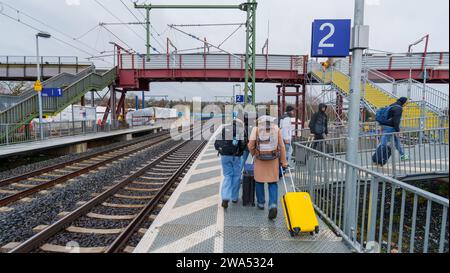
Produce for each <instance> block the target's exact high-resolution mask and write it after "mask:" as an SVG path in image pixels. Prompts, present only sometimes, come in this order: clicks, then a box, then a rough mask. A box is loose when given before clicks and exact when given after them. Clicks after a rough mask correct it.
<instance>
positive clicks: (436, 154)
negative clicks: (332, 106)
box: [296, 128, 449, 179]
mask: <svg viewBox="0 0 450 273" xmlns="http://www.w3.org/2000/svg"><path fill="white" fill-rule="evenodd" d="M305 136H306V135H305ZM382 138H386V139H387V145H388V146H389V148H390V149H391V151H392V156H391V157H390V159H389V160H388V162H387V164H386V165H384V166H381V165H377V164H374V163H373V160H372V156H373V155H374V154H375V151H376V149H377V147H378V146H379V145H380V143H381V141H382ZM303 139H304V137H303ZM394 139H397V140H398V143H399V144H400V146H401V148H402V150H403V152H404V154H405V155H407V156H408V157H409V159H408V160H404V158H403V159H402V158H401V156H400V154H399V152H398V151H397V149H396V141H393V140H394ZM348 143H350V144H352V143H351V142H349V140H348V138H347V137H346V136H340V137H337V138H329V139H325V140H322V141H311V140H310V141H304V142H300V145H304V146H308V147H312V148H315V149H318V150H320V151H321V152H322V153H325V154H327V155H329V156H332V157H335V158H338V159H342V160H345V159H346V153H345V152H346V150H347V145H348ZM352 145H353V144H352ZM386 149H388V148H387V147H386ZM299 152H300V153H301V151H299ZM296 153H297V151H296ZM303 157H304V156H303ZM358 166H361V167H363V168H365V169H367V170H372V171H375V172H377V173H380V174H383V175H387V176H392V177H395V178H402V179H403V178H406V177H409V176H413V175H414V176H421V175H428V176H429V175H430V174H434V175H437V176H438V175H442V174H448V172H449V129H448V128H441V129H429V130H423V131H421V130H414V131H406V132H400V133H389V134H383V133H382V132H379V131H374V132H366V133H361V134H360V136H359V147H358Z"/></svg>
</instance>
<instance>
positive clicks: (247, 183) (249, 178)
mask: <svg viewBox="0 0 450 273" xmlns="http://www.w3.org/2000/svg"><path fill="white" fill-rule="evenodd" d="M250 157H251V156H250ZM249 162H250V163H249ZM242 204H243V206H253V207H254V206H255V178H254V168H253V158H252V159H251V161H249V160H247V161H246V162H245V164H244V174H243V181H242Z"/></svg>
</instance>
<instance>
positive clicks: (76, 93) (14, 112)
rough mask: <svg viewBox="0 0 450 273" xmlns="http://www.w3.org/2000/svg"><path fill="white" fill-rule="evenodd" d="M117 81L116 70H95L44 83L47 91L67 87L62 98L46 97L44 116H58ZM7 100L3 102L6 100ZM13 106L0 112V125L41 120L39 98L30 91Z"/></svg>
mask: <svg viewBox="0 0 450 273" xmlns="http://www.w3.org/2000/svg"><path fill="white" fill-rule="evenodd" d="M115 79H116V68H112V69H110V70H96V69H95V68H94V67H93V66H91V67H89V68H88V69H85V70H83V71H82V72H80V73H78V74H76V75H70V74H67V73H62V74H59V75H57V76H55V77H53V78H51V79H49V80H47V81H45V82H44V86H45V87H63V96H62V97H43V98H42V104H43V112H44V114H48V115H54V114H56V113H58V112H60V111H62V110H63V109H65V108H66V107H67V106H69V105H70V104H72V103H74V102H76V101H78V100H79V99H80V98H81V97H82V96H83V95H84V94H86V93H87V92H89V91H91V90H101V89H103V88H105V87H107V86H109V85H111V84H112V83H113V82H114V81H115ZM2 100H3V99H2ZM10 103H11V104H12V105H10V106H8V107H7V108H6V109H4V110H3V111H1V112H0V124H17V125H18V126H20V124H25V123H28V122H30V121H31V120H32V119H33V118H35V117H37V116H38V113H39V109H38V95H37V93H36V92H34V91H33V90H27V91H26V92H24V93H23V94H22V95H21V96H18V97H17V98H16V99H15V101H14V100H11V101H10Z"/></svg>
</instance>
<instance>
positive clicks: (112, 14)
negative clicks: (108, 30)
mask: <svg viewBox="0 0 450 273" xmlns="http://www.w3.org/2000/svg"><path fill="white" fill-rule="evenodd" d="M95 2H96V3H97V4H99V5H100V6H101V7H102V8H103V9H104V10H106V11H107V12H108V13H109V14H110V15H111V16H113V17H114V18H116V19H117V20H118V21H119V22H121V23H124V22H123V21H122V20H121V19H120V18H119V17H118V16H116V15H115V14H114V13H113V12H111V11H110V10H109V9H108V8H106V7H105V6H104V5H103V4H102V3H100V2H99V0H95ZM120 2H121V3H122V4H123V5H124V6H125V7H126V9H127V10H128V11H129V12H130V13H131V14H132V15H133V17H134V18H136V20H138V21H140V20H139V18H137V16H136V15H135V14H134V13H133V12H132V11H131V9H130V8H129V7H128V6H127V5H126V4H125V3H124V2H123V1H122V0H121V1H120ZM124 25H125V26H126V27H127V28H128V29H129V30H131V31H132V32H133V33H134V34H135V35H136V36H138V37H139V38H140V39H141V40H143V41H145V39H144V38H143V37H142V36H141V35H139V34H138V33H137V32H136V31H135V30H133V29H132V28H131V27H130V26H129V25H127V24H125V23H124ZM144 29H145V27H144ZM150 35H152V34H150ZM152 37H153V38H155V37H154V36H152ZM155 40H156V38H155ZM156 41H157V40H156ZM157 43H158V44H159V46H161V48H162V49H163V50H164V46H163V45H162V44H161V43H159V41H157ZM152 49H153V50H154V51H156V52H157V53H161V52H160V51H159V50H158V49H156V48H154V47H152Z"/></svg>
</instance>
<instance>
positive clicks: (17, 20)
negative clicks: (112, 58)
mask: <svg viewBox="0 0 450 273" xmlns="http://www.w3.org/2000/svg"><path fill="white" fill-rule="evenodd" d="M0 14H1V15H3V16H5V17H7V18H9V19H11V20H13V21H16V22H18V23H20V24H22V25H24V26H27V27H29V28H31V29H33V30H35V31H37V32H42V31H43V30H42V29H39V28H37V27H35V26H32V25H31V24H28V23H25V22H24V21H22V20H20V19H17V18H14V17H12V16H10V15H8V14H5V13H4V12H0ZM51 38H52V39H54V40H56V41H58V42H60V43H63V44H65V45H67V46H69V47H72V48H74V49H76V50H78V51H80V52H83V53H84V54H86V55H88V56H93V55H94V54H92V53H91V52H88V51H86V50H84V49H82V48H80V47H77V46H75V45H73V44H70V43H68V42H66V41H64V40H62V39H60V38H58V37H56V36H55V35H52V36H51ZM99 60H100V61H102V62H105V63H108V64H111V65H112V63H111V62H109V61H105V60H102V59H99Z"/></svg>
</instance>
